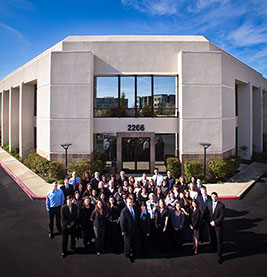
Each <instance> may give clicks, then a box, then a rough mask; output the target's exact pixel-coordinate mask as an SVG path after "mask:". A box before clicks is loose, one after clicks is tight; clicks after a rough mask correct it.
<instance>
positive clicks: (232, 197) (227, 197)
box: [218, 195, 239, 200]
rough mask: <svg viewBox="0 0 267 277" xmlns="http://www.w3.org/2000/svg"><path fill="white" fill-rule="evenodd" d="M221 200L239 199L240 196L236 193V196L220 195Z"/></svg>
mask: <svg viewBox="0 0 267 277" xmlns="http://www.w3.org/2000/svg"><path fill="white" fill-rule="evenodd" d="M218 199H219V200H238V199H239V197H238V196H236V195H234V196H219V197H218Z"/></svg>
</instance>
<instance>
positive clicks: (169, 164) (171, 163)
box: [166, 157, 181, 178]
mask: <svg viewBox="0 0 267 277" xmlns="http://www.w3.org/2000/svg"><path fill="white" fill-rule="evenodd" d="M166 169H167V170H170V171H171V172H172V176H173V177H174V178H179V177H180V176H181V163H180V161H179V159H178V158H176V157H169V158H167V159H166Z"/></svg>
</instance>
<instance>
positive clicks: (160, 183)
mask: <svg viewBox="0 0 267 277" xmlns="http://www.w3.org/2000/svg"><path fill="white" fill-rule="evenodd" d="M152 179H153V181H154V184H155V185H157V186H161V185H162V182H163V179H164V178H163V176H162V175H161V174H158V175H157V174H155V175H153V177H152ZM156 180H157V181H156Z"/></svg>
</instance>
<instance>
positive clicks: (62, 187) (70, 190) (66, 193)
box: [60, 185, 74, 201]
mask: <svg viewBox="0 0 267 277" xmlns="http://www.w3.org/2000/svg"><path fill="white" fill-rule="evenodd" d="M60 189H61V190H62V191H63V193H64V196H65V201H66V198H67V196H68V195H71V196H73V194H74V191H73V185H69V188H68V189H66V187H65V185H63V186H61V187H60Z"/></svg>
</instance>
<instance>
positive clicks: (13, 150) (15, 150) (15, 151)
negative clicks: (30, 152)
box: [10, 147, 19, 157]
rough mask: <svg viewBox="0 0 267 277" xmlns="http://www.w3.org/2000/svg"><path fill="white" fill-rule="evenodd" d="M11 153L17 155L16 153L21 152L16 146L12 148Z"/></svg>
mask: <svg viewBox="0 0 267 277" xmlns="http://www.w3.org/2000/svg"><path fill="white" fill-rule="evenodd" d="M10 154H11V155H12V156H13V157H15V155H16V154H19V148H18V147H15V148H13V149H11V151H10Z"/></svg>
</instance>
